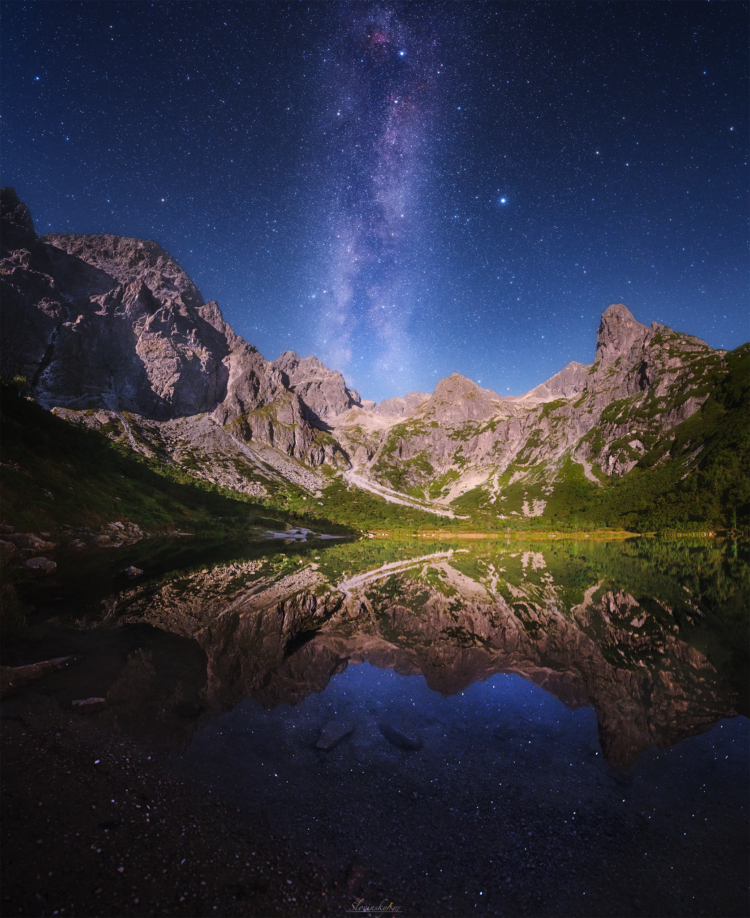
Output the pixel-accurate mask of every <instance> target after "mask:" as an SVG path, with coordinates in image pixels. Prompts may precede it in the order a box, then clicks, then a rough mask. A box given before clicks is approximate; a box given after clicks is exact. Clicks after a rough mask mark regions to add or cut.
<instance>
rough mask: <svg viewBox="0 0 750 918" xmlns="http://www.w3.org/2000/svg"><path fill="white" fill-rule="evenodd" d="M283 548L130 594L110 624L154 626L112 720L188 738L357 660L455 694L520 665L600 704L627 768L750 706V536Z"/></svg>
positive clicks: (126, 670) (609, 743)
mask: <svg viewBox="0 0 750 918" xmlns="http://www.w3.org/2000/svg"><path fill="white" fill-rule="evenodd" d="M268 551H269V553H268V554H258V553H257V552H256V555H255V556H254V557H252V558H250V559H244V560H235V561H232V562H231V563H223V564H218V565H215V566H213V567H203V568H197V569H195V568H194V569H193V570H192V571H184V570H183V571H182V572H173V573H172V574H171V575H169V576H166V577H161V578H155V579H153V580H151V581H149V582H146V583H144V584H143V585H140V586H134V587H129V588H128V589H127V590H125V591H124V592H123V593H121V595H120V597H119V599H118V603H117V607H116V609H115V611H114V614H111V616H110V621H111V623H112V624H115V623H117V624H119V625H124V626H129V627H126V628H125V630H124V631H123V632H122V633H123V634H127V633H130V634H131V640H132V639H133V635H135V634H136V633H137V634H138V635H140V637H139V638H138V639H137V640H136V641H135V643H136V644H137V645H138V647H137V649H136V650H135V652H132V653H130V655H129V656H128V659H127V662H126V663H125V665H124V667H123V668H122V670H121V671H120V672H119V675H118V676H117V678H116V680H115V682H114V683H112V684H111V685H110V686H109V688H108V690H107V698H108V701H109V705H110V710H111V711H112V712H114V713H113V715H112V716H114V717H116V718H118V719H119V722H120V723H122V724H126V723H127V722H128V721H131V722H135V721H136V720H137V721H138V722H139V723H141V724H142V723H143V715H144V713H146V712H147V710H150V714H151V720H152V723H153V725H154V726H155V727H156V728H157V729H158V730H159V731H160V732H161V733H162V734H164V735H168V734H173V735H174V737H177V736H178V735H180V736H182V738H183V739H184V738H186V736H187V735H190V734H192V732H194V730H195V729H196V728H197V727H199V726H200V725H201V724H203V723H205V722H206V721H207V720H208V719H209V718H210V717H212V716H215V714H217V713H218V712H220V711H223V710H227V709H228V708H230V707H232V706H234V705H235V704H236V703H237V702H239V701H240V700H241V699H243V698H245V697H248V696H251V697H253V698H256V699H257V700H258V701H260V702H261V703H262V704H263V705H264V706H266V707H273V706H275V705H278V704H281V703H285V704H295V703H297V702H298V701H300V700H302V699H303V698H305V697H306V696H307V695H308V694H310V693H311V692H321V691H323V690H324V689H325V687H326V685H327V684H328V682H329V680H330V679H331V677H332V676H334V675H335V674H336V673H339V672H341V671H343V670H344V669H345V668H346V667H347V666H348V665H350V664H354V663H362V662H365V661H367V662H369V663H371V664H373V665H375V666H378V667H388V668H392V669H394V670H395V671H396V672H398V673H401V674H404V675H417V674H422V675H423V676H424V677H425V679H426V681H427V684H428V686H429V687H430V688H432V689H434V690H435V691H437V692H441V693H443V694H454V693H456V692H460V691H462V690H463V689H465V688H466V687H467V686H469V685H471V684H472V683H473V682H476V681H477V680H482V679H487V678H489V677H490V676H492V675H494V674H495V673H508V672H514V673H519V674H521V675H523V676H525V677H526V678H528V679H530V680H531V681H533V682H534V683H536V684H537V685H539V686H541V687H543V688H544V689H546V690H548V691H549V692H551V693H553V694H554V695H556V696H557V697H558V698H560V699H561V700H562V701H563V702H565V704H567V705H568V706H570V707H573V708H576V707H580V706H582V705H591V706H593V707H594V709H595V711H596V715H597V719H598V723H599V736H600V742H601V746H602V749H603V751H604V754H605V756H606V758H607V760H608V761H609V762H610V764H611V765H613V766H614V767H616V768H627V767H629V766H630V765H631V764H632V763H633V762H634V761H635V759H636V758H637V756H638V755H639V754H640V753H641V752H642V751H643V750H645V749H647V748H649V747H650V746H653V745H657V746H660V747H665V746H668V745H671V744H673V743H675V742H677V741H678V740H680V739H683V738H684V737H687V736H689V735H692V734H695V733H698V732H701V731H703V730H706V729H708V728H709V727H711V726H712V725H713V724H715V723H716V722H717V721H718V720H720V719H721V718H723V717H727V716H732V715H734V714H737V713H747V710H746V705H747V702H746V699H747V691H746V686H747V672H748V661H747V651H746V646H747V641H746V638H747V609H748V602H747V599H748V595H749V594H750V564H749V563H748V553H747V549H746V547H743V546H739V547H738V546H737V545H736V544H733V543H724V544H711V545H706V544H705V543H702V544H700V543H696V544H693V545H691V544H689V543H686V542H684V541H679V542H677V541H675V542H665V541H654V540H646V539H641V540H634V541H631V542H627V543H606V544H603V543H585V542H561V543H557V544H551V545H548V544H546V543H539V542H536V543H526V544H523V543H517V542H511V543H508V544H502V543H498V542H482V543H474V544H471V545H469V547H466V543H463V544H452V545H446V543H435V544H419V543H418V542H416V541H408V542H407V541H404V542H372V541H371V542H357V543H348V544H337V545H334V546H326V547H322V546H297V545H287V546H283V550H282V551H278V548H275V553H270V552H273V551H274V548H269V550H268ZM144 623H146V624H149V625H152V626H155V627H156V628H158V629H159V631H158V632H155V631H151V629H143V628H142V627H137V626H142V625H143V624H144ZM117 630H120V629H117ZM164 632H167V633H168V634H170V635H175V636H176V635H179V636H180V637H181V638H182V640H177V638H176V637H175V638H174V639H173V640H171V642H170V639H169V638H168V635H165V634H164ZM149 635H150V636H149ZM185 638H187V639H188V640H185ZM165 641H166V642H167V643H165ZM196 644H197V645H198V646H199V647H200V648H201V649H202V651H203V652H204V653H205V661H204V658H203V656H202V654H196V651H197V650H198V647H197V646H196ZM134 646H135V645H134ZM181 660H182V661H183V664H184V665H183V664H181V663H180V661H181ZM188 660H189V663H188V662H186V661H188Z"/></svg>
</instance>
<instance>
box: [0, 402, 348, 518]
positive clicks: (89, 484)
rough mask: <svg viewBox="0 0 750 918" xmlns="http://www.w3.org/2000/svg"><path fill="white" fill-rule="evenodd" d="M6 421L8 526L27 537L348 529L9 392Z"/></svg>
mask: <svg viewBox="0 0 750 918" xmlns="http://www.w3.org/2000/svg"><path fill="white" fill-rule="evenodd" d="M0 419H1V420H2V433H3V435H2V440H1V441H0V461H2V463H3V468H2V496H3V501H2V520H3V522H5V523H9V524H11V525H13V526H15V527H16V528H17V529H18V530H21V531H31V532H37V533H38V532H43V531H47V532H51V533H53V534H57V533H58V532H59V529H60V527H61V526H62V525H63V524H65V523H67V524H69V525H71V526H74V527H76V526H89V527H91V528H94V529H96V528H98V527H100V526H101V525H102V524H104V523H108V522H111V521H112V520H123V521H130V522H133V523H137V524H138V525H139V526H141V527H142V528H143V529H145V530H147V531H150V532H159V531H169V530H173V529H175V528H179V529H182V530H188V531H190V532H197V533H199V534H202V533H205V534H210V533H217V534H219V533H227V532H231V531H234V532H236V531H238V530H247V529H248V528H249V527H260V528H264V527H268V526H275V527H277V528H278V527H279V526H281V527H282V528H283V527H284V525H285V524H286V523H291V524H292V525H305V523H308V524H312V523H315V524H316V525H318V526H319V525H321V524H323V523H325V524H326V528H327V529H328V531H332V530H335V529H337V528H338V529H339V530H340V531H342V532H343V531H346V530H342V529H341V527H336V526H335V525H333V524H330V523H328V521H327V520H325V518H324V517H323V514H320V515H319V516H316V518H315V519H313V518H311V517H310V518H308V515H306V514H305V513H304V512H302V513H300V514H299V515H293V514H290V513H289V512H288V511H286V510H285V509H283V505H284V502H285V495H279V496H278V497H277V498H275V499H272V500H271V501H268V502H266V503H265V504H264V503H261V502H259V501H257V500H253V499H251V498H249V497H247V496H246V495H243V494H239V493H237V492H235V491H230V490H228V489H226V488H221V487H219V486H217V485H214V484H211V483H209V482H206V481H201V480H199V479H196V478H193V477H192V476H191V475H189V474H188V473H187V472H186V471H185V470H183V469H181V468H179V467H177V466H173V465H167V464H165V463H162V462H158V461H156V460H152V459H146V458H144V457H142V456H139V455H137V454H135V453H133V452H132V451H131V450H130V449H129V448H128V447H126V446H123V445H121V444H118V443H113V442H112V441H111V440H109V439H108V438H107V437H105V436H104V435H103V434H101V433H99V432H98V431H92V430H87V429H85V428H83V427H78V426H76V425H73V424H70V423H68V422H67V421H64V420H62V419H60V418H57V417H55V416H54V415H53V414H51V413H50V412H48V411H45V410H44V409H42V408H40V407H39V406H38V405H36V404H33V403H31V402H28V401H27V400H26V399H24V398H21V397H19V396H18V394H17V392H16V390H14V389H13V388H10V387H7V386H3V387H2V390H0ZM292 490H293V489H292V487H291V486H290V487H289V489H287V493H291V492H292Z"/></svg>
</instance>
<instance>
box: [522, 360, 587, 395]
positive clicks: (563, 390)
mask: <svg viewBox="0 0 750 918" xmlns="http://www.w3.org/2000/svg"><path fill="white" fill-rule="evenodd" d="M590 369H591V366H590V365H586V364H584V363H578V361H577V360H571V362H570V363H569V364H568V365H567V366H566V367H563V369H562V370H560V372H559V373H555V375H554V376H552V377H550V379H548V380H547V381H546V382H543V383H541V384H540V385H538V386H536V388H534V389H532V390H531V391H530V392H527V393H526V394H525V395H522V396H521V399H528V400H529V401H532V400H536V401H540V402H552V401H555V400H556V399H558V398H573V397H574V396H575V395H578V393H579V392H582V391H583V390H584V389H585V388H586V380H587V379H588V375H589V370H590Z"/></svg>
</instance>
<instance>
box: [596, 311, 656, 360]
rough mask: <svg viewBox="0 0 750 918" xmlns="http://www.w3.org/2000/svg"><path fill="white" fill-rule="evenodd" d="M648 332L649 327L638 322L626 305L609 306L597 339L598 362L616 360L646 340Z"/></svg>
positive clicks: (603, 316) (604, 314)
mask: <svg viewBox="0 0 750 918" xmlns="http://www.w3.org/2000/svg"><path fill="white" fill-rule="evenodd" d="M648 332H649V328H648V326H647V325H642V324H641V323H640V322H638V321H637V319H636V318H635V316H634V315H633V313H632V312H631V311H630V310H629V309H628V307H627V306H625V305H624V303H617V304H615V305H613V306H608V307H607V308H606V309H605V310H604V313H603V315H602V321H601V324H600V325H599V333H598V334H597V337H596V357H597V360H602V361H611V360H616V359H617V358H618V357H620V356H622V355H623V354H626V353H627V352H628V351H629V350H630V349H631V347H632V346H633V345H634V344H635V343H636V342H637V341H640V340H642V339H643V338H645V337H646V335H647V334H648Z"/></svg>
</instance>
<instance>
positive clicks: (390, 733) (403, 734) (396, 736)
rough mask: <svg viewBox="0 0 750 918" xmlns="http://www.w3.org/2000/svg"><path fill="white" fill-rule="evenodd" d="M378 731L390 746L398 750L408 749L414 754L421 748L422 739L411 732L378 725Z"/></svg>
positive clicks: (388, 725)
mask: <svg viewBox="0 0 750 918" xmlns="http://www.w3.org/2000/svg"><path fill="white" fill-rule="evenodd" d="M378 730H380V732H381V733H382V734H383V736H384V737H385V738H386V739H387V740H388V742H389V743H390V744H391V746H396V747H397V748H398V749H409V750H410V751H412V752H415V751H416V750H417V749H421V748H422V738H421V737H420V736H419V735H418V734H417V733H413V732H412V731H411V730H401V729H398V728H396V727H392V726H391V725H390V724H378Z"/></svg>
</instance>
